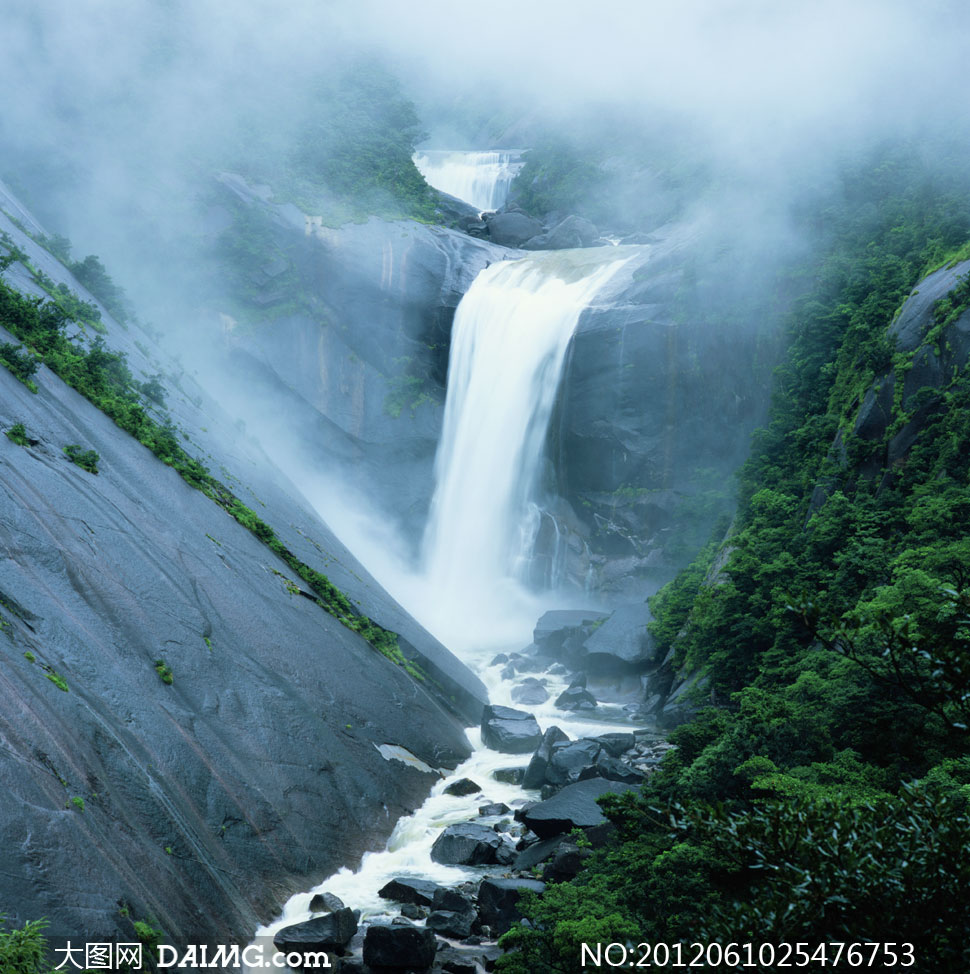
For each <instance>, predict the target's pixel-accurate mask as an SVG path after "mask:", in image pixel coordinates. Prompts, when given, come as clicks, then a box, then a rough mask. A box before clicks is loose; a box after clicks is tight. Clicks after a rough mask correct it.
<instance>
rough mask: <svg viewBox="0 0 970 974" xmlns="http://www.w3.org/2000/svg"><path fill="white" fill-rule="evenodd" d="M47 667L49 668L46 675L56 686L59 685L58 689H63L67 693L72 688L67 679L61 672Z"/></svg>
mask: <svg viewBox="0 0 970 974" xmlns="http://www.w3.org/2000/svg"><path fill="white" fill-rule="evenodd" d="M45 669H46V670H47V672H46V673H45V676H46V677H47V679H48V680H50V681H51V683H53V684H54V686H56V687H57V689H58V690H63V691H64V692H65V693H67V692H68V691H69V690H70V687H68V685H67V680H65V679H64V677H63V676H61V675H60V673H57V672H55V671H54V670H52V669H51V668H50V667H45Z"/></svg>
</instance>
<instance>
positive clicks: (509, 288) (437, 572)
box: [424, 247, 643, 625]
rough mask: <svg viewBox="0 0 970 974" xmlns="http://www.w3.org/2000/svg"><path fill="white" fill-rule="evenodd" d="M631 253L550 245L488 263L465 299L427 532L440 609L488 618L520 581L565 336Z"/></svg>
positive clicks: (470, 618) (455, 335) (468, 618)
mask: <svg viewBox="0 0 970 974" xmlns="http://www.w3.org/2000/svg"><path fill="white" fill-rule="evenodd" d="M631 251H634V253H638V254H641V255H642V253H643V251H642V249H641V248H626V247H624V248H620V250H619V252H618V251H617V250H616V249H614V248H595V249H586V250H565V251H549V252H542V253H536V254H534V255H530V256H528V257H525V258H523V259H521V260H515V261H503V262H500V263H496V264H492V265H491V266H490V267H487V268H486V269H485V270H483V271H482V272H481V273H480V274H479V275H478V277H477V278H476V279H475V281H474V282H473V284H472V286H471V288H470V289H469V290H468V292H467V293H466V294H465V296H464V297H463V298H462V301H461V304H459V306H458V310H457V313H456V315H455V323H454V328H453V331H452V341H451V357H450V361H449V367H448V393H447V398H446V403H445V416H444V428H443V430H442V436H441V441H440V443H439V446H438V453H437V457H436V460H435V478H436V486H435V493H434V497H433V500H432V504H431V512H430V517H429V522H428V527H427V530H426V533H425V538H424V557H425V570H426V573H427V578H428V580H429V582H430V583H431V588H432V590H433V591H435V592H436V594H437V598H438V599H439V600H440V605H441V607H442V614H447V612H448V610H449V607H451V608H453V609H460V611H461V614H462V616H463V619H464V622H465V624H466V625H467V624H469V623H472V624H473V625H474V619H475V617H476V616H479V615H480V617H481V619H482V620H483V622H485V621H487V620H488V619H489V612H491V611H494V610H496V609H497V608H498V605H499V604H500V598H498V594H499V590H501V589H505V593H504V594H505V596H506V597H507V595H508V591H507V590H508V588H509V587H510V586H512V585H514V586H515V587H516V588H518V586H517V584H516V583H515V579H516V577H517V576H518V575H519V574H520V569H521V568H522V567H523V565H524V562H525V561H527V559H528V556H529V552H530V549H531V542H532V534H533V532H532V531H530V524H529V516H528V515H529V504H530V500H531V499H532V496H533V493H534V491H535V488H536V485H537V480H538V475H539V471H540V466H541V463H542V458H543V446H544V442H545V437H546V431H547V428H548V425H549V419H550V416H551V414H552V409H553V405H554V402H555V398H556V390H557V388H558V385H559V379H560V374H561V372H562V368H563V362H564V359H565V355H566V349H567V347H568V345H569V340H570V338H571V337H572V334H573V331H574V329H575V327H576V324H577V322H578V321H579V317H580V315H581V313H582V312H583V310H584V309H585V308H586V307H587V306H588V304H589V303H590V302H591V301H592V300H593V299H594V297H595V296H596V294H597V292H598V291H600V289H601V288H602V287H603V286H604V285H605V284H606V282H607V281H609V280H610V278H612V277H613V276H614V275H615V274H616V272H617V271H618V270H619V269H620V268H621V267H622V266H623V265H624V264H626V263H627V262H628V261H629V260H631V259H632V258H633V254H632V253H631ZM490 607H491V608H490ZM533 618H534V617H533ZM493 621H495V620H494V619H493Z"/></svg>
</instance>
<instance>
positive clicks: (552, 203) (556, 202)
mask: <svg viewBox="0 0 970 974" xmlns="http://www.w3.org/2000/svg"><path fill="white" fill-rule="evenodd" d="M604 179H605V177H604V173H603V171H602V169H601V168H600V165H599V163H598V161H594V160H591V159H590V155H589V153H588V152H584V151H581V150H579V149H578V148H576V147H575V146H574V145H572V144H571V143H569V142H566V141H564V140H561V139H551V140H548V141H545V142H540V143H539V144H538V145H536V146H535V147H534V148H532V149H530V150H529V152H528V154H527V155H526V157H525V165H524V166H523V167H522V169H521V171H520V172H519V175H518V176H517V177H516V180H515V187H514V190H513V195H514V199H515V201H516V202H517V203H518V204H519V205H520V206H521V207H522V209H524V210H525V211H526V212H527V213H531V214H532V215H533V216H535V217H539V218H541V217H543V216H545V215H546V214H547V213H549V212H551V211H557V212H561V213H569V212H577V211H579V212H582V211H583V203H584V201H585V200H586V199H588V198H589V196H590V194H591V193H593V192H595V191H596V189H597V188H598V186H599V185H600V184H602V183H603V182H604Z"/></svg>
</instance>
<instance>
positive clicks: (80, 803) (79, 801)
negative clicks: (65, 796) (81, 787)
mask: <svg viewBox="0 0 970 974" xmlns="http://www.w3.org/2000/svg"><path fill="white" fill-rule="evenodd" d="M68 805H69V806H70V805H73V806H74V807H75V808H76V809H77V810H78V811H79V812H83V811H84V799H83V798H82V797H81V796H80V795H75V796H74V797H73V798H72V799H71V800H70V802H69V803H68Z"/></svg>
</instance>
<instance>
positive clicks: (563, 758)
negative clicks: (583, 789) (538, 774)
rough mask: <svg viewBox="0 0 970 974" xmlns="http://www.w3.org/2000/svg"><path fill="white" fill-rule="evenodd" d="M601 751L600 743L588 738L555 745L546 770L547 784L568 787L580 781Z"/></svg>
mask: <svg viewBox="0 0 970 974" xmlns="http://www.w3.org/2000/svg"><path fill="white" fill-rule="evenodd" d="M600 750H601V748H600V745H599V742H598V741H594V740H590V739H588V738H584V739H582V740H579V741H570V742H568V743H562V744H555V745H553V748H552V756H551V757H550V759H549V764H548V766H547V768H546V783H547V784H550V785H566V784H569V783H570V782H573V781H579V776H580V773H581V772H582V771H583V770H584V769H586V768H589V767H592V765H594V764H595V763H596V759H597V758H598V757H599V754H600Z"/></svg>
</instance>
